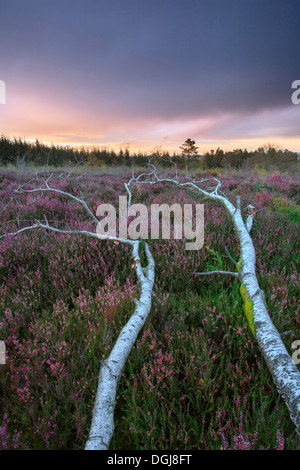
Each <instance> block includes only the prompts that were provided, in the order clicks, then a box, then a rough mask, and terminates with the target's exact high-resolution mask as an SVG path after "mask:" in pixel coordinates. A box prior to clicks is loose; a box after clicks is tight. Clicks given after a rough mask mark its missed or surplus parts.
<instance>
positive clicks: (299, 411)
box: [137, 167, 300, 434]
mask: <svg viewBox="0 0 300 470" xmlns="http://www.w3.org/2000/svg"><path fill="white" fill-rule="evenodd" d="M153 168H154V167H153ZM149 176H151V178H152V180H151V181H149V180H147V181H138V182H139V183H145V184H150V185H152V184H156V183H158V182H165V183H173V184H175V185H177V186H179V187H184V188H187V189H190V190H192V191H193V192H198V193H200V194H202V195H203V196H205V197H208V198H209V199H213V200H217V201H219V202H220V203H221V204H223V205H224V206H225V207H226V209H227V211H228V212H229V214H230V216H231V218H232V221H233V224H234V227H235V229H236V234H237V237H238V239H239V242H240V251H241V260H242V263H241V267H240V270H239V273H238V277H239V279H240V280H241V282H242V283H243V284H244V286H245V288H246V291H247V294H248V296H249V298H250V300H251V302H252V304H253V320H254V326H255V336H256V339H257V342H258V346H259V349H260V351H261V353H262V355H263V357H264V359H265V361H266V364H267V367H268V369H269V371H270V373H271V375H272V378H273V381H274V383H275V385H276V388H277V390H278V392H279V394H280V395H281V396H282V398H283V399H284V401H285V403H286V405H287V407H288V409H289V412H290V417H291V419H292V421H293V423H294V424H295V426H296V431H297V433H298V434H300V372H299V370H298V368H297V366H296V364H295V363H294V362H293V360H292V358H291V356H290V355H289V353H288V352H287V350H286V347H285V345H284V343H283V341H282V339H281V336H280V334H279V332H278V331H277V329H276V328H275V326H274V324H273V322H272V320H271V318H270V316H269V313H268V310H267V307H266V304H265V296H264V292H263V291H262V290H261V289H260V287H259V284H258V280H257V277H256V266H255V263H256V256H255V248H254V245H253V242H252V238H251V236H250V230H251V227H252V223H253V218H254V214H255V208H254V207H253V206H248V209H249V211H250V213H249V214H248V216H247V220H246V223H244V221H243V218H242V213H241V204H240V198H238V202H237V207H235V206H234V205H233V204H232V203H231V202H230V201H229V200H228V199H227V197H226V196H225V195H220V194H219V193H218V190H219V189H220V187H221V183H220V181H218V180H217V179H215V178H211V180H214V181H216V186H215V188H210V189H209V190H204V189H202V188H200V187H199V186H198V185H197V184H198V183H203V182H205V181H207V179H206V180H202V181H195V180H193V181H191V182H183V183H180V182H179V181H178V180H174V179H170V178H159V177H158V176H157V175H156V170H155V168H154V169H152V171H151V173H149ZM137 180H138V178H137ZM197 274H198V273H197Z"/></svg>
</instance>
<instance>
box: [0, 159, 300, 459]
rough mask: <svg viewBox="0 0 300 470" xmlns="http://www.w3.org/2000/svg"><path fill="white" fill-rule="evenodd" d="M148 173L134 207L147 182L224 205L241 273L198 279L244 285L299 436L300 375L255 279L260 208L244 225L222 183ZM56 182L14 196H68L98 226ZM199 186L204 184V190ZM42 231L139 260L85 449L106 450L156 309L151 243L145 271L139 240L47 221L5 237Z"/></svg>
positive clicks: (250, 316)
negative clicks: (127, 251)
mask: <svg viewBox="0 0 300 470" xmlns="http://www.w3.org/2000/svg"><path fill="white" fill-rule="evenodd" d="M149 169H150V170H149V172H148V173H142V174H140V175H139V176H137V177H134V176H133V177H132V178H131V180H130V181H129V182H128V183H125V188H126V191H127V193H128V195H129V207H130V204H131V199H132V194H131V190H130V186H131V185H132V184H146V185H149V188H150V187H151V185H155V184H157V183H165V184H172V185H176V186H177V187H180V188H184V189H188V190H191V191H192V192H194V193H196V194H198V195H201V196H203V197H205V198H209V199H212V200H214V201H217V202H219V203H221V204H222V205H223V206H225V208H226V210H227V211H228V213H229V215H230V217H231V219H232V222H233V225H234V228H235V231H236V235H237V238H238V240H239V243H240V261H239V262H238V263H236V272H229V271H219V270H215V271H210V272H207V273H194V274H195V275H199V276H203V275H216V274H217V275H232V276H235V277H236V278H238V279H239V281H240V282H241V287H240V292H241V295H242V298H243V302H244V310H245V315H246V317H247V320H248V323H249V327H250V329H251V331H252V333H253V335H254V336H255V338H256V340H257V342H258V345H259V348H260V350H261V352H262V354H263V357H264V359H265V361H266V364H267V366H268V368H269V370H270V372H271V375H272V377H273V380H274V383H275V385H276V387H277V390H278V392H279V394H280V395H281V396H282V397H283V399H284V400H285V403H286V405H287V407H288V409H289V412H290V416H291V419H292V421H293V422H294V424H295V426H296V429H297V432H298V433H300V373H299V371H298V369H297V367H296V365H295V364H294V362H293V361H292V359H291V357H290V355H289V354H288V352H287V350H286V348H285V346H284V343H283V342H282V339H281V336H280V334H279V332H278V331H277V329H276V328H275V326H274V325H273V323H272V321H271V318H270V316H269V314H268V310H267V306H266V304H265V297H264V293H263V291H262V290H261V289H260V287H259V284H258V281H257V277H256V272H255V248H254V245H253V242H252V239H251V236H250V231H251V227H252V224H253V220H254V216H255V208H254V207H253V206H248V208H247V209H248V213H247V215H246V221H245V222H244V220H243V217H242V210H241V201H240V198H238V199H237V205H236V206H234V205H233V204H232V203H231V202H230V201H229V199H228V198H227V196H226V195H225V194H223V193H222V191H221V186H222V184H221V182H220V181H219V180H218V179H216V178H205V179H202V180H198V181H197V180H196V179H191V178H186V179H188V181H179V179H178V176H177V173H176V177H175V178H174V179H172V178H159V177H158V175H157V170H156V168H155V167H154V166H153V165H152V164H151V163H149ZM51 178H52V175H51V176H50V177H49V178H48V179H47V180H43V187H39V188H35V189H25V188H24V186H23V187H22V186H20V187H19V188H18V189H17V190H16V191H15V193H16V194H20V193H35V192H36V193H39V192H47V191H51V192H54V193H58V194H61V195H64V196H66V197H67V198H71V199H73V200H75V201H76V202H78V203H79V204H81V205H82V207H83V208H84V210H85V211H86V212H87V213H88V215H89V216H90V217H91V218H92V220H93V222H94V223H95V226H96V227H97V224H98V223H99V221H98V219H97V217H96V216H95V215H94V214H93V212H92V211H91V210H90V209H89V208H88V206H87V204H86V203H85V201H84V200H83V198H78V197H77V196H74V195H73V194H70V193H66V192H64V191H61V190H58V189H55V188H53V187H52V186H50V184H49V183H50V180H51ZM207 182H209V183H211V182H213V183H214V185H213V186H210V187H208V188H206V189H204V188H203V186H204V185H205V184H206V183H207ZM200 185H202V187H201V186H200ZM96 227H95V228H96ZM38 228H40V229H45V230H49V231H54V232H59V233H64V234H69V235H70V234H79V235H83V236H88V237H93V238H95V237H96V238H99V239H106V240H112V241H114V242H115V243H124V244H128V245H130V246H131V247H132V256H133V261H134V262H133V265H132V267H134V268H135V270H136V274H137V278H138V281H139V284H140V288H141V294H140V298H139V300H136V308H135V311H134V313H133V315H132V316H131V318H130V319H129V321H128V322H127V324H126V325H125V326H124V328H123V329H122V331H121V333H120V335H119V337H118V339H117V341H116V344H115V346H114V348H113V349H112V351H111V353H110V355H109V357H108V358H107V359H105V360H104V361H102V363H101V369H100V374H99V381H98V389H97V395H96V399H95V404H94V409H93V417H92V423H91V428H90V433H89V437H88V439H87V442H86V446H85V449H86V450H107V449H108V448H109V444H110V440H111V438H112V435H113V432H114V408H115V398H116V390H117V384H118V381H119V379H120V376H121V371H122V369H123V367H124V364H125V362H126V359H127V357H128V355H129V353H130V351H131V348H132V346H133V344H134V343H135V340H136V338H137V336H138V334H139V332H140V331H141V329H142V327H143V325H144V323H145V321H146V318H147V316H148V314H149V312H150V309H151V295H152V289H153V283H154V269H155V264H154V260H153V257H152V254H151V252H150V249H149V246H148V244H147V243H145V244H144V246H145V254H146V259H147V266H146V267H142V265H141V258H140V246H141V242H140V240H132V239H128V238H119V237H116V236H115V237H114V236H110V235H106V236H104V235H99V233H96V231H95V233H94V232H90V231H84V230H61V229H57V228H56V227H54V226H51V225H50V224H49V223H48V221H47V218H46V217H45V221H44V222H41V221H38V220H36V222H35V224H33V225H31V226H27V227H24V228H22V229H19V230H17V231H16V232H13V233H6V234H5V235H2V237H0V238H3V237H7V236H15V235H18V234H21V233H22V232H24V231H27V230H32V229H38Z"/></svg>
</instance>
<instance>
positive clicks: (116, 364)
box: [85, 244, 154, 450]
mask: <svg viewBox="0 0 300 470" xmlns="http://www.w3.org/2000/svg"><path fill="white" fill-rule="evenodd" d="M145 246H146V255H147V260H148V266H147V268H144V269H143V268H141V266H140V265H138V266H139V270H140V272H139V273H138V277H139V280H140V283H141V296H140V299H139V300H137V301H136V308H135V312H134V314H133V315H132V316H131V318H130V320H129V321H128V322H127V324H126V325H125V326H124V328H123V329H122V331H121V333H120V335H119V337H118V339H117V342H116V344H115V346H114V348H113V350H112V351H111V353H110V356H109V357H108V358H107V359H106V360H105V361H104V362H103V364H102V367H101V370H100V376H99V382H98V391H97V396H96V400H95V405H94V410H93V419H92V425H91V429H90V434H89V438H88V440H87V442H86V447H85V450H107V449H108V447H109V443H110V440H111V438H112V436H113V432H114V408H115V399H116V390H117V384H118V381H119V379H120V377H121V372H122V369H123V367H124V365H125V362H126V359H127V357H128V355H129V353H130V351H131V349H132V346H133V345H134V343H135V341H136V338H137V336H138V334H139V332H140V330H141V329H142V327H143V325H144V323H145V321H146V319H147V316H148V314H149V312H150V309H151V297H152V288H153V283H154V260H153V258H152V255H151V253H150V250H149V247H148V245H147V244H146V245H145ZM137 247H138V244H137V245H134V257H135V259H138V254H137V250H138V248H137Z"/></svg>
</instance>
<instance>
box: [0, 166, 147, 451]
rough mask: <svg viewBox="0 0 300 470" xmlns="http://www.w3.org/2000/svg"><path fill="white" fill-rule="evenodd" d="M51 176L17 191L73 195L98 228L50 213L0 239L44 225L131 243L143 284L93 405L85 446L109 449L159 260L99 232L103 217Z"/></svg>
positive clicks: (134, 243) (135, 244) (138, 244)
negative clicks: (65, 225)
mask: <svg viewBox="0 0 300 470" xmlns="http://www.w3.org/2000/svg"><path fill="white" fill-rule="evenodd" d="M51 178H52V175H51V176H49V178H47V179H46V180H43V185H44V187H39V188H35V189H24V187H25V188H26V185H25V186H20V187H19V188H18V189H17V190H16V191H15V194H22V193H41V192H54V193H57V194H60V195H63V196H66V197H67V198H70V199H73V200H74V201H76V202H77V203H79V204H81V205H82V206H83V208H84V209H85V211H86V212H87V214H88V215H89V216H90V217H91V218H92V220H93V222H94V223H95V232H91V231H87V230H74V229H72V230H62V229H58V228H56V227H54V226H52V225H50V224H49V222H48V220H47V217H46V216H44V219H45V220H44V222H41V221H39V220H36V221H35V224H33V225H29V226H26V227H23V228H21V229H19V230H17V231H15V232H12V233H6V234H5V235H2V236H0V239H1V238H4V237H11V236H16V235H19V234H21V233H24V232H26V231H28V230H34V229H44V230H49V231H53V232H57V233H63V234H65V235H82V236H86V237H92V238H98V239H101V240H111V241H114V242H115V243H118V244H119V243H122V244H127V245H130V246H131V247H132V258H133V264H132V268H134V269H135V271H136V275H137V279H138V282H139V284H140V291H141V292H140V298H139V299H135V304H136V307H135V311H134V313H133V314H132V316H131V317H130V319H129V321H128V322H127V323H126V325H125V326H124V327H123V329H122V331H121V333H120V335H119V337H118V339H117V341H116V343H115V346H114V348H113V349H112V351H111V353H110V355H109V357H108V358H107V359H105V360H103V361H101V369H100V374H99V381H98V388H97V394H96V399H95V404H94V409H93V417H92V423H91V429H90V433H89V438H88V440H87V442H86V447H85V448H86V450H107V449H108V447H109V443H110V440H111V438H112V436H113V432H114V408H115V398H116V391H117V385H118V382H119V380H120V377H121V372H122V370H123V367H124V365H125V362H126V360H127V357H128V355H129V353H130V351H131V349H132V346H133V345H134V343H135V340H136V338H137V336H138V334H139V332H140V330H141V329H142V327H143V325H144V323H145V321H146V319H147V316H148V314H149V312H150V309H151V300H152V289H153V283H154V270H155V263H154V259H153V257H152V255H151V252H150V249H149V246H148V244H147V243H145V244H144V249H145V255H146V259H147V265H146V266H145V267H143V266H142V264H141V257H140V248H141V242H140V240H131V239H128V238H124V239H123V238H119V237H116V236H111V235H103V234H99V231H97V226H98V224H99V220H98V219H97V217H96V216H95V215H94V214H93V212H92V211H91V210H90V209H89V207H88V206H87V204H86V202H85V201H84V200H83V199H81V198H78V197H77V196H74V195H73V194H71V193H67V192H65V191H62V190H59V189H56V188H54V187H52V186H50V185H49V183H50V180H51ZM126 189H127V191H128V192H130V189H129V185H127V188H126ZM12 199H13V198H12ZM12 199H11V200H12ZM8 204H9V203H8ZM8 204H7V205H8ZM5 207H6V206H5ZM19 222H20V221H19V220H18V223H19Z"/></svg>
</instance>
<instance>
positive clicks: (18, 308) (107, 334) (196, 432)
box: [0, 167, 300, 450]
mask: <svg viewBox="0 0 300 470" xmlns="http://www.w3.org/2000/svg"><path fill="white" fill-rule="evenodd" d="M60 172H61V169H59V171H57V175H58V174H60ZM78 174H80V176H81V177H80V179H78V178H77V176H78ZM168 174H169V175H170V176H173V177H174V174H171V173H170V172H169V171H167V170H165V175H168ZM130 175H131V172H130V171H128V172H127V173H125V174H123V175H122V176H120V175H114V174H113V173H109V172H107V173H105V171H104V170H101V169H97V168H94V169H93V170H92V171H91V172H90V173H89V172H88V171H86V169H85V170H84V173H83V172H82V170H81V169H80V171H79V170H78V172H77V173H76V178H73V179H71V180H70V181H66V180H63V179H60V178H57V180H56V182H55V186H56V187H57V188H59V189H62V190H64V191H69V192H71V193H72V194H82V195H83V196H84V198H85V201H86V202H87V203H88V204H89V207H90V208H91V209H92V210H93V212H94V213H95V212H96V208H97V206H98V205H99V203H100V202H110V203H112V204H116V205H117V203H118V197H119V195H120V194H125V189H124V182H125V181H128V178H129V177H130ZM197 176H198V175H197ZM200 176H202V175H201V174H200ZM203 176H205V173H203ZM32 177H33V171H32V170H31V169H30V168H28V167H27V168H25V169H23V171H17V170H15V169H13V168H11V167H7V168H4V169H2V171H1V172H0V197H1V201H2V208H3V209H4V207H5V206H6V205H7V204H8V205H7V206H6V208H5V210H2V212H1V233H6V232H12V231H15V230H17V229H18V228H20V227H23V226H25V225H28V224H30V223H32V222H33V221H34V219H35V218H40V219H41V220H42V219H43V217H44V214H45V215H46V217H47V219H48V221H49V222H51V223H55V224H57V226H58V227H60V228H66V229H67V228H77V227H80V228H81V229H84V228H87V229H90V230H93V226H92V225H91V221H90V220H89V218H88V217H87V214H86V213H84V212H83V211H82V207H80V206H79V205H78V204H76V203H75V202H74V201H72V200H68V199H66V198H65V197H64V196H62V195H58V194H54V193H47V194H42V195H39V196H36V197H35V195H33V194H23V195H22V196H21V197H20V198H18V199H16V198H14V199H11V196H12V194H13V191H14V189H16V188H17V187H18V185H19V184H21V183H22V184H25V183H26V182H28V181H29V180H30V179H31V178H32ZM221 179H222V181H223V187H222V190H223V191H224V193H225V194H227V195H228V197H231V198H233V199H234V198H235V197H236V195H238V194H239V195H240V196H241V201H242V207H243V208H245V207H246V206H247V205H248V204H252V205H254V206H255V207H256V209H257V215H256V217H255V221H254V225H253V228H252V232H251V233H252V237H253V242H254V246H255V249H256V256H257V263H256V265H257V275H258V281H259V284H260V287H261V288H262V289H263V290H264V292H265V294H266V303H267V305H268V308H269V312H270V316H271V318H272V321H273V322H274V324H275V326H276V328H277V329H278V331H279V332H280V333H282V332H287V334H285V335H284V336H283V337H282V338H283V340H284V342H285V344H286V347H287V349H288V351H289V352H290V353H291V354H292V352H293V350H292V343H293V341H295V340H296V339H299V323H300V310H299V297H298V296H299V272H298V267H299V258H298V253H299V248H300V246H299V225H298V224H297V220H294V218H291V217H290V212H289V210H288V211H286V210H281V209H282V208H283V207H285V206H284V204H283V203H282V204H281V203H280V204H279V205H278V201H279V199H278V198H280V201H281V200H286V201H289V202H290V206H288V207H293V208H297V210H298V207H299V206H298V194H299V182H297V180H295V179H292V178H287V177H285V176H282V175H280V174H278V173H276V174H275V173H274V174H270V175H267V176H262V175H257V174H256V175H254V174H252V175H249V178H248V179H245V178H244V177H243V176H240V175H236V174H235V175H233V174H231V175H230V174H228V175H227V176H226V177H225V176H222V177H221ZM30 184H34V182H31V183H30ZM141 200H142V201H143V202H144V203H146V204H149V205H150V204H152V203H157V204H162V203H163V202H165V203H173V202H175V201H176V202H180V203H182V204H183V203H193V202H194V200H193V194H192V193H188V192H185V191H183V190H180V191H179V190H178V189H176V188H174V187H173V186H168V185H163V184H157V185H155V186H153V187H151V190H150V191H149V188H147V187H146V186H143V187H141V188H135V189H134V191H133V202H137V201H141ZM204 204H205V245H204V248H203V249H201V250H199V251H189V252H187V251H185V248H184V241H180V240H173V239H171V240H161V241H159V240H152V241H151V240H150V248H151V250H152V253H153V255H154V258H155V261H156V278H155V286H154V292H153V305H152V309H151V312H150V315H149V317H148V319H147V322H146V324H145V327H144V328H143V330H142V332H141V333H140V335H139V337H138V339H137V342H136V344H135V346H134V348H133V350H132V351H131V353H130V356H129V358H128V361H127V362H126V366H125V368H124V370H123V374H122V379H121V381H120V383H119V386H118V391H117V399H116V412H115V424H116V428H115V434H114V437H113V440H112V442H111V449H152V450H172V449H174V450H192V449H221V448H223V449H260V448H264V449H296V448H297V445H298V444H297V438H296V434H295V429H294V425H293V423H292V422H291V420H290V417H289V413H288V411H287V409H286V406H285V403H284V401H283V400H282V398H281V397H280V396H279V395H278V393H277V391H276V389H275V386H274V384H273V381H272V378H271V376H270V374H269V372H268V369H267V366H266V364H265V363H264V360H263V358H262V356H261V354H260V351H259V349H258V347H257V343H256V340H255V338H254V337H253V335H252V333H251V331H250V329H249V327H248V321H247V318H246V316H245V311H244V305H243V301H242V298H241V295H240V282H239V281H238V280H237V279H235V278H232V277H231V276H230V277H222V276H218V277H216V278H214V279H213V280H212V278H211V277H209V276H207V277H205V276H204V277H194V276H193V275H192V274H191V273H192V272H203V271H206V270H208V269H211V268H221V267H222V269H224V270H227V271H230V270H235V269H236V267H235V266H234V265H233V263H232V261H231V260H230V259H229V258H228V256H227V253H226V252H225V250H224V248H223V245H224V244H225V245H226V246H227V247H228V249H229V251H230V253H231V255H232V257H233V258H234V259H235V260H238V259H239V257H240V253H239V249H238V243H237V239H236V237H235V235H234V231H233V227H232V224H231V222H230V220H229V218H228V216H227V215H226V212H225V210H224V208H223V207H222V206H220V205H218V204H217V203H216V202H214V201H208V200H205V201H204ZM276 204H277V205H276ZM293 210H294V209H293ZM53 221H54V222H53ZM131 265H132V259H131V251H130V249H129V248H128V247H125V246H121V245H116V244H115V243H113V242H107V241H99V240H94V239H87V238H82V237H78V236H65V235H62V234H58V233H47V232H45V231H43V230H35V231H31V232H27V233H24V234H23V235H19V236H17V237H7V238H4V239H1V240H0V294H1V301H0V339H1V340H4V341H5V344H6V347H7V356H8V357H7V363H6V364H5V365H2V366H0V414H1V416H2V422H0V446H1V448H3V449H14V448H15V449H82V448H83V447H84V445H85V441H86V439H87V436H88V432H89V427H90V423H91V415H92V409H93V404H94V398H95V393H96V390H97V382H98V373H99V368H100V362H101V360H102V359H104V358H105V357H107V356H108V355H109V352H110V350H111V348H112V347H113V345H114V342H115V340H116V338H117V336H118V334H119V332H120V330H121V328H122V326H123V325H124V323H125V322H126V321H127V319H128V318H129V316H130V314H131V312H133V310H134V298H136V297H137V296H138V286H137V285H136V276H135V272H134V270H133V269H132V268H131Z"/></svg>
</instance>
